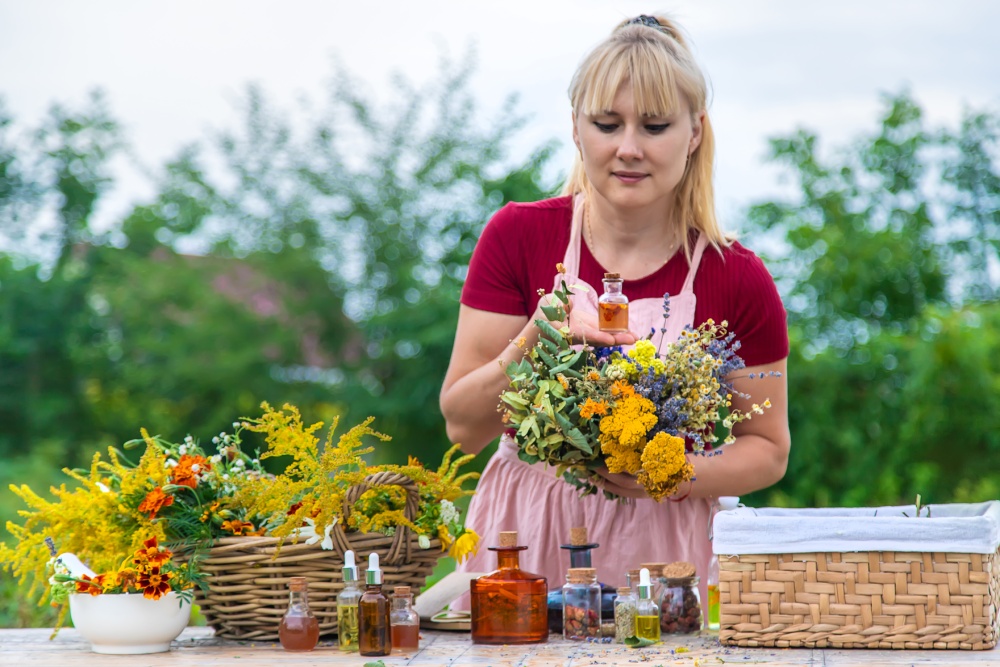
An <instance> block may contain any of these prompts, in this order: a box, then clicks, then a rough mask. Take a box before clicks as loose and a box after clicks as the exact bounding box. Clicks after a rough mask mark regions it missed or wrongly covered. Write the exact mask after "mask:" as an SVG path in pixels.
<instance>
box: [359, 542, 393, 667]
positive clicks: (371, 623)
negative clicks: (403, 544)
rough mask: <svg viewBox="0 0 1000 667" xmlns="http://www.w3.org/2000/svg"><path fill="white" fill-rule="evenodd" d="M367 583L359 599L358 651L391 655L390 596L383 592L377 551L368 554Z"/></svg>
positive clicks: (362, 653) (364, 653)
mask: <svg viewBox="0 0 1000 667" xmlns="http://www.w3.org/2000/svg"><path fill="white" fill-rule="evenodd" d="M365 583H366V586H365V592H364V594H363V595H362V596H361V599H360V600H358V653H360V654H361V655H389V653H390V652H391V651H392V637H391V635H390V630H389V627H390V626H389V598H387V597H386V596H385V595H384V594H383V593H382V570H380V569H379V567H378V554H376V553H372V554H371V555H369V556H368V571H367V572H366V573H365Z"/></svg>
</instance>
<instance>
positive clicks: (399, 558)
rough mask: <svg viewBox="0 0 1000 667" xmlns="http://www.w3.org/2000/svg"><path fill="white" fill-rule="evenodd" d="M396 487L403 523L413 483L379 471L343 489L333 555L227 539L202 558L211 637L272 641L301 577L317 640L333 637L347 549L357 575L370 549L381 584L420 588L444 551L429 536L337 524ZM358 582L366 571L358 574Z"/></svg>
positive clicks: (409, 512) (202, 597)
mask: <svg viewBox="0 0 1000 667" xmlns="http://www.w3.org/2000/svg"><path fill="white" fill-rule="evenodd" d="M386 485H397V486H401V487H403V488H404V489H405V490H406V509H405V510H404V514H405V516H406V517H407V518H408V519H411V520H412V519H413V518H414V517H416V515H417V501H418V495H417V486H416V484H414V483H413V481H412V480H411V479H410V478H409V477H406V476H404V475H400V474H398V473H393V472H381V473H376V474H374V475H369V476H368V477H366V478H365V481H364V482H363V483H361V484H358V485H356V486H352V487H351V488H350V489H348V491H347V494H346V495H345V497H344V506H343V512H342V514H341V520H340V521H338V522H337V525H336V526H334V529H333V531H332V532H331V537H332V538H333V550H332V551H331V550H324V549H323V548H321V547H320V545H319V544H305V543H303V542H299V543H298V544H294V543H293V542H292V540H291V539H286V540H285V543H284V544H283V545H281V548H280V549H279V548H278V543H279V539H278V538H276V537H225V538H222V539H220V540H218V541H217V542H216V544H215V546H213V547H212V549H210V550H209V552H208V555H207V556H206V557H205V558H204V559H203V560H202V561H201V564H200V569H201V570H202V571H203V572H204V573H205V579H206V581H207V582H208V588H209V590H208V592H207V593H205V592H203V591H199V592H198V596H197V602H198V604H199V605H200V606H201V613H202V614H203V615H204V616H205V620H206V621H207V622H208V625H210V626H212V627H213V628H215V635H216V636H217V637H223V638H226V639H243V640H248V639H253V640H276V639H278V626H279V625H280V624H281V618H282V616H284V615H285V612H286V611H288V580H289V579H290V578H291V577H305V578H306V579H307V580H308V583H309V608H310V609H311V610H312V613H313V614H314V615H315V616H316V618H317V620H318V621H319V631H320V635H321V636H322V635H327V636H329V635H336V634H337V594H338V593H339V592H340V590H341V589H342V588H343V586H344V582H343V579H342V574H341V569H342V568H343V566H344V552H345V551H347V550H348V549H351V550H353V551H354V553H355V557H356V558H357V561H358V565H359V569H361V570H363V569H364V566H365V562H366V561H365V559H366V558H367V557H368V554H369V553H371V552H373V551H374V552H376V553H378V555H379V563H380V567H381V568H382V571H383V573H384V586H385V589H386V590H391V589H392V587H393V586H404V585H405V586H410V587H411V588H413V590H415V591H419V590H420V589H421V587H423V585H424V581H425V579H426V578H427V577H428V575H430V573H431V571H432V570H433V569H434V566H435V565H436V564H437V561H438V559H439V558H441V556H443V555H444V554H443V552H442V551H441V541H440V540H438V539H432V540H431V543H430V548H428V549H421V548H420V546H419V545H418V544H417V536H416V535H415V534H414V533H413V531H411V530H410V529H409V528H403V527H400V528H397V530H396V532H395V534H394V535H393V536H392V537H388V536H386V535H383V534H382V533H345V532H344V530H343V525H344V523H345V522H346V521H347V517H348V516H349V515H350V508H351V507H352V506H353V505H354V502H355V501H356V500H357V499H358V498H359V497H360V496H361V494H362V493H364V492H365V491H366V490H368V489H369V488H370V487H373V486H386ZM360 579H361V580H362V585H363V581H364V574H363V572H362V573H361V576H360Z"/></svg>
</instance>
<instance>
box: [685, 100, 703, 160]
mask: <svg viewBox="0 0 1000 667" xmlns="http://www.w3.org/2000/svg"><path fill="white" fill-rule="evenodd" d="M704 126H705V110H704V109H702V110H701V111H699V112H698V113H696V114H692V115H691V141H690V143H689V144H688V155H689V156H690V155H691V154H692V153H694V152H695V151H696V150H698V146H701V137H702V129H703V128H704Z"/></svg>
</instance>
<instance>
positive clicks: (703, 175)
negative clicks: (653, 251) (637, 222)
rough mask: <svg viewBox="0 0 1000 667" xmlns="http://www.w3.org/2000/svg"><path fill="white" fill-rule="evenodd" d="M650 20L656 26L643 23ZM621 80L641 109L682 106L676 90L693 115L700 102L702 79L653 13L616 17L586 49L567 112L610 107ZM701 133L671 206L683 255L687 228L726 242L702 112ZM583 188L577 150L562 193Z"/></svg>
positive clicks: (674, 31) (711, 139)
mask: <svg viewBox="0 0 1000 667" xmlns="http://www.w3.org/2000/svg"><path fill="white" fill-rule="evenodd" d="M653 19H655V21H656V22H657V23H659V27H653V26H651V25H650V23H653ZM626 82H629V83H631V85H632V94H633V96H634V102H635V107H636V110H637V111H638V113H640V114H642V115H649V116H669V115H670V114H671V113H673V112H674V111H676V109H677V108H678V107H679V106H680V105H681V100H680V97H679V96H680V95H683V96H684V100H686V101H687V103H688V106H689V107H690V109H691V113H692V114H696V113H698V112H699V111H702V110H705V108H706V106H707V101H708V86H707V84H706V82H705V76H704V74H702V71H701V68H700V67H699V66H698V63H697V62H695V59H694V57H693V56H692V54H691V51H690V49H689V48H688V45H687V42H686V40H685V39H684V37H683V36H682V34H681V31H680V29H679V27H678V26H677V25H676V24H675V23H673V22H672V21H670V20H669V19H666V18H663V17H660V16H654V17H641V22H637V21H636V20H635V19H633V20H632V21H625V22H623V23H622V24H620V25H619V26H618V27H617V28H615V30H614V32H612V33H611V36H610V37H608V38H607V39H605V40H604V41H603V42H602V43H600V44H599V45H597V47H595V48H594V50H593V51H591V52H590V54H589V55H588V56H587V57H586V58H585V59H584V60H583V62H582V63H581V64H580V67H579V68H578V69H577V71H576V74H575V75H574V76H573V81H572V82H571V83H570V87H569V98H570V102H571V104H572V105H573V115H574V116H577V115H579V114H580V113H584V114H599V113H602V112H604V111H606V110H607V109H610V108H611V106H612V104H613V101H614V98H615V95H616V94H617V93H618V89H619V88H621V86H622V85H623V84H624V83H626ZM701 132H702V136H701V143H700V144H699V145H698V147H697V148H696V149H695V150H694V152H693V153H691V157H690V158H689V160H688V164H687V167H686V168H685V170H684V175H683V176H682V177H681V181H680V183H678V184H677V188H676V190H675V194H676V199H675V201H674V212H675V214H676V216H677V220H678V221H679V224H680V225H681V232H682V234H681V238H683V239H684V250H685V253H687V254H688V256H689V257H690V254H691V249H690V247H689V242H688V237H689V232H690V231H691V229H697V230H698V231H699V232H701V233H703V234H705V237H706V240H707V241H708V242H709V243H711V244H712V245H713V246H715V247H716V249H720V248H721V247H727V246H729V245H730V243H731V242H732V239H731V238H730V237H729V236H727V235H725V234H724V233H723V232H722V230H721V229H720V228H719V224H718V221H717V219H716V217H715V192H714V188H713V186H712V163H713V161H714V157H715V155H714V154H715V136H714V134H713V132H712V125H711V123H710V122H709V120H708V114H707V112H706V113H705V115H704V116H703V121H702V130H701ZM590 187H591V185H590V181H589V179H588V178H587V174H586V172H585V171H584V168H583V160H582V159H581V157H580V156H579V155H577V157H576V159H575V161H574V164H573V168H572V170H571V171H570V175H569V178H568V179H567V180H566V184H565V185H564V186H563V194H564V195H575V194H577V193H579V192H583V193H588V194H589V192H590Z"/></svg>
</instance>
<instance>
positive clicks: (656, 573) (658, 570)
mask: <svg viewBox="0 0 1000 667" xmlns="http://www.w3.org/2000/svg"><path fill="white" fill-rule="evenodd" d="M666 565H667V564H666V563H643V564H642V565H641V566H640V567H644V568H646V569H647V570H649V577H650V578H651V579H656V578H657V577H662V576H663V568H664V567H666Z"/></svg>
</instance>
